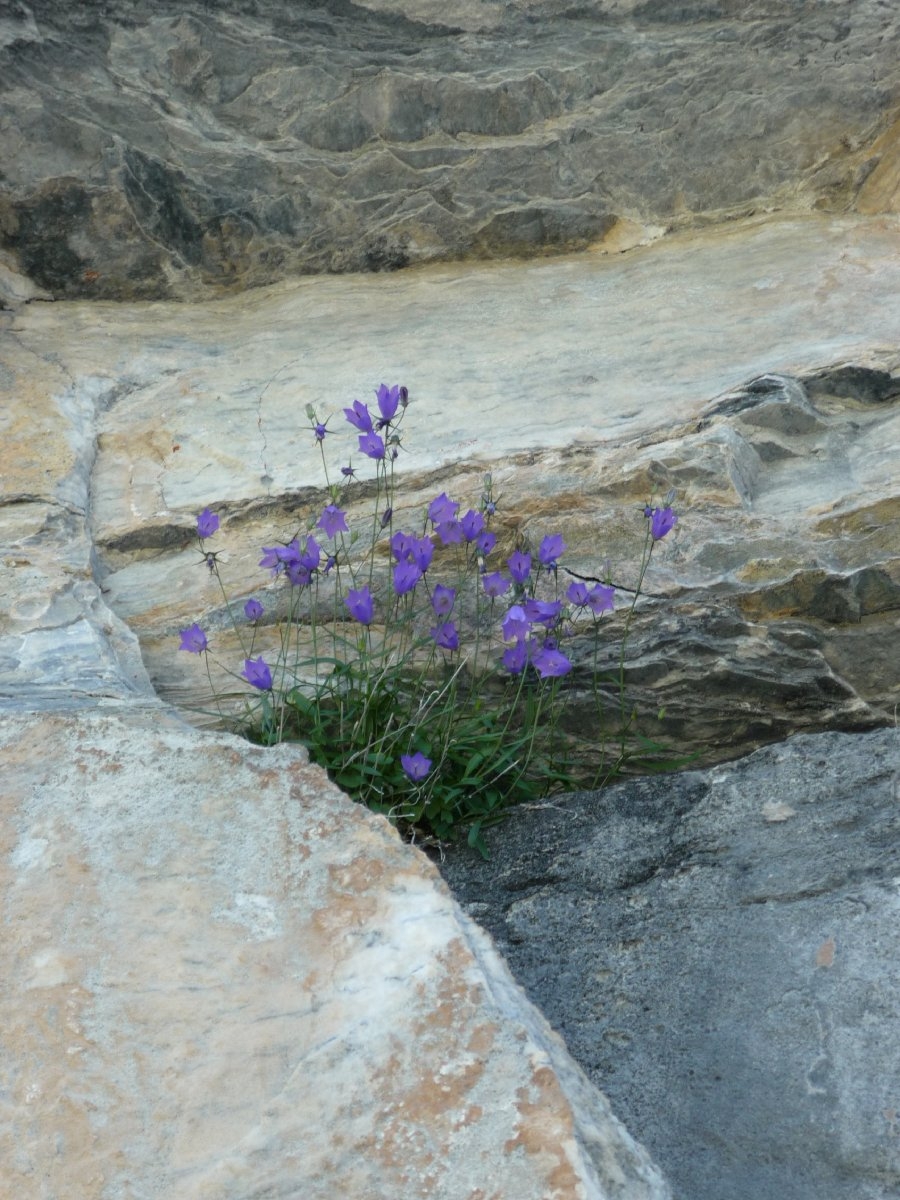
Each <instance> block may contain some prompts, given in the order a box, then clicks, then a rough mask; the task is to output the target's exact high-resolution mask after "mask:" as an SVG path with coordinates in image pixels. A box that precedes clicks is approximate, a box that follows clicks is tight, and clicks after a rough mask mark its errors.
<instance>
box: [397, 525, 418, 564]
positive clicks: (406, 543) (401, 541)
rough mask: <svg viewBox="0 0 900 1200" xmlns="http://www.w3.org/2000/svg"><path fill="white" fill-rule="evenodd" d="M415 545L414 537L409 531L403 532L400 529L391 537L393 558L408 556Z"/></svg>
mask: <svg viewBox="0 0 900 1200" xmlns="http://www.w3.org/2000/svg"><path fill="white" fill-rule="evenodd" d="M415 546H416V538H414V537H413V536H412V534H411V533H404V532H403V530H402V529H398V530H397V532H396V533H395V534H394V535H393V537H392V538H391V554H393V556H394V558H397V559H401V558H410V557H411V556H412V553H413V550H414V549H415Z"/></svg>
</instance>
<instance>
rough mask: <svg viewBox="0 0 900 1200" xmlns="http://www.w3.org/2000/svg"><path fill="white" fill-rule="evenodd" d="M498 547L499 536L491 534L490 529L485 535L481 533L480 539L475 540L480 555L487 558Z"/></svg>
mask: <svg viewBox="0 0 900 1200" xmlns="http://www.w3.org/2000/svg"><path fill="white" fill-rule="evenodd" d="M496 545H497V535H496V534H495V533H491V531H490V530H489V529H486V530H485V531H484V533H479V535H478V537H477V538H476V539H475V547H476V549H477V550H478V553H479V554H483V555H485V557H487V555H488V554H490V553H491V552H492V550H493V549H494V547H495V546H496Z"/></svg>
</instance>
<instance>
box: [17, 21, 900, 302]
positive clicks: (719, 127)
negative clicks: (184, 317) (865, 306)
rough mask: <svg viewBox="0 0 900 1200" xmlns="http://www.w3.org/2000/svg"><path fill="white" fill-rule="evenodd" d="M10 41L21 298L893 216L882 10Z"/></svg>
mask: <svg viewBox="0 0 900 1200" xmlns="http://www.w3.org/2000/svg"><path fill="white" fill-rule="evenodd" d="M0 21H2V24H0V80H2V88H0V114H2V120H0V150H2V160H3V164H4V167H3V179H2V181H0V254H3V255H4V257H5V258H6V260H7V261H6V262H5V263H0V289H2V290H0V295H3V296H5V298H6V302H7V303H11V304H14V303H16V302H18V301H19V300H20V299H21V298H22V297H23V296H28V295H35V294H50V295H52V296H54V297H56V298H63V297H69V298H72V297H105V298H116V299H128V298H133V299H138V298H145V299H152V298H162V297H174V298H181V299H184V298H187V297H197V296H199V295H201V294H203V293H204V292H205V293H210V292H212V293H216V292H218V293H222V292H228V291H241V290H244V289H246V288H247V287H248V286H259V285H261V284H266V283H270V282H273V281H275V280H278V279H284V278H289V277H291V276H295V275H298V274H304V273H310V272H313V273H316V272H343V271H360V270H363V271H372V270H374V271H383V270H392V269H395V268H399V267H404V266H406V265H409V264H413V263H417V262H424V261H435V260H442V259H443V260H446V259H456V258H460V257H485V258H497V257H501V258H502V257H509V256H526V257H528V256H532V255H534V254H540V253H543V252H546V251H554V250H556V251H558V250H566V249H578V248H584V247H586V246H590V245H597V244H600V245H607V246H608V247H609V248H610V249H617V248H621V246H622V245H624V244H634V243H635V242H640V241H642V240H647V239H652V238H654V237H657V236H660V235H661V234H662V232H663V231H664V230H665V229H670V228H678V227H682V226H685V225H690V224H697V223H707V222H709V221H715V220H722V219H733V218H735V217H737V216H747V215H748V214H751V213H754V212H772V211H786V212H798V211H809V210H810V209H812V208H818V209H822V210H825V211H830V212H844V211H850V210H853V209H854V208H856V209H857V210H858V211H863V212H867V213H874V212H891V211H893V212H896V211H897V208H898V203H900V200H898V197H900V191H898V178H900V177H898V162H900V124H898V123H897V121H896V117H897V95H898V86H900V65H898V64H900V55H898V42H900V39H898V19H897V14H896V12H895V11H894V8H893V6H892V5H890V4H885V3H880V2H879V0H854V3H852V4H843V5H840V4H811V5H801V4H797V3H794V2H793V0H767V2H757V0H754V2H752V3H745V2H744V0H740V2H738V0H721V2H718V3H714V4H701V5H683V4H670V3H666V2H665V0H662V2H658V0H644V2H642V3H634V2H632V0H627V2H625V0H590V2H589V3H586V4H580V5H574V6H572V5H567V4H561V3H559V0H519V2H516V3H502V2H501V0H487V2H484V3H473V2H472V0H457V2H455V3H453V4H449V5H446V6H442V7H441V9H440V11H439V12H438V11H437V10H435V9H434V7H433V6H432V5H427V4H423V3H420V2H417V0H404V2H403V3H399V2H398V0H368V2H367V3H365V4H355V5H345V4H339V3H328V4H317V5H315V6H312V7H307V6H298V5H296V4H292V3H289V2H288V0H261V2H259V3H255V4H252V5H250V4H246V3H243V0H227V2H224V3H217V4H215V5H209V4H208V3H204V2H203V0H194V2H187V3H185V2H180V0H164V2H154V3H152V4H150V3H147V0H123V2H122V3H119V4H117V5H115V6H110V5H108V4H103V3H100V2H99V0H83V2H82V3H79V4H77V5H72V4H70V3H68V0H33V2H32V3H29V4H24V3H22V4H13V5H6V6H5V7H4V11H3V13H2V15H0ZM3 271H5V272H6V273H7V277H6V278H5V280H4V278H3Z"/></svg>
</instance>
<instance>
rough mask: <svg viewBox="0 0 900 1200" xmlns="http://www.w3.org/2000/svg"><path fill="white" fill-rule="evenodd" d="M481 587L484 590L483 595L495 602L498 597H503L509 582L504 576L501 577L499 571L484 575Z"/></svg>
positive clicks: (507, 589)
mask: <svg viewBox="0 0 900 1200" xmlns="http://www.w3.org/2000/svg"><path fill="white" fill-rule="evenodd" d="M481 585H482V587H483V588H484V594H485V595H486V596H490V598H491V599H492V600H496V599H497V597H498V596H503V595H504V594H505V593H506V592H508V591H509V588H510V580H509V579H507V578H506V576H505V575H501V574H500V572H499V571H494V572H493V574H491V575H485V576H484V577H483V578H482V580H481Z"/></svg>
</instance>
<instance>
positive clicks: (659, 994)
mask: <svg viewBox="0 0 900 1200" xmlns="http://www.w3.org/2000/svg"><path fill="white" fill-rule="evenodd" d="M898 837H900V730H898V729H883V730H877V731H875V732H873V733H866V734H853V735H850V734H840V733H826V734H816V735H811V736H799V737H795V738H791V739H790V740H789V741H787V742H786V743H784V744H782V745H779V746H771V747H768V748H766V749H764V750H759V751H757V752H756V753H754V754H752V755H749V756H748V757H747V758H745V759H743V760H741V762H739V763H733V764H729V765H727V766H723V767H717V768H715V769H713V770H710V771H690V772H685V773H684V774H681V775H678V776H670V777H667V778H662V779H657V780H650V779H644V780H634V781H630V782H628V783H625V784H618V785H616V786H614V787H612V788H609V789H607V790H606V791H604V792H600V793H585V794H580V795H574V796H568V797H555V798H554V800H553V802H552V803H548V804H546V805H543V806H540V807H536V808H533V809H529V810H528V811H527V812H525V811H523V812H521V813H517V815H516V820H515V821H511V822H509V823H508V824H507V825H505V826H503V827H501V828H498V829H496V830H493V831H491V834H490V835H489V839H488V840H489V843H490V849H491V861H490V862H489V863H482V862H481V861H480V860H476V859H475V858H473V857H469V856H465V855H463V854H461V853H457V852H455V851H451V852H450V854H449V857H447V858H446V859H445V861H444V862H443V864H442V867H441V869H442V871H443V873H444V876H445V878H446V879H447V880H448V881H449V882H450V884H451V886H452V887H453V890H454V894H455V895H457V897H458V898H459V899H460V900H461V901H462V902H463V903H464V904H465V907H466V909H467V911H468V912H469V913H470V914H471V915H472V916H473V917H474V918H475V919H476V920H477V921H479V922H480V923H481V924H483V925H485V926H486V927H487V928H488V929H489V930H490V932H491V933H492V934H493V935H494V937H495V938H496V939H497V942H498V944H499V946H500V948H501V949H502V951H503V953H504V955H505V956H506V958H507V961H508V962H509V963H510V965H511V967H512V969H513V971H514V972H515V975H516V978H517V979H518V980H519V981H520V982H521V983H522V984H523V985H524V986H525V987H526V988H527V990H528V993H529V995H530V996H531V997H532V999H533V1000H534V1001H535V1003H537V1004H539V1005H540V1006H541V1008H542V1010H543V1011H544V1012H545V1013H547V1015H548V1016H549V1018H550V1020H551V1021H552V1022H553V1024H554V1026H555V1027H556V1028H557V1029H559V1030H560V1031H561V1032H562V1033H563V1034H564V1036H565V1038H566V1042H567V1044H568V1046H569V1047H570V1049H571V1050H572V1052H573V1054H575V1056H576V1057H577V1059H578V1061H579V1062H580V1063H581V1064H582V1066H583V1067H584V1068H585V1070H587V1071H588V1073H589V1074H590V1075H591V1077H592V1078H594V1079H595V1080H597V1081H602V1086H603V1088H604V1090H605V1091H606V1092H607V1093H608V1094H609V1095H610V1097H611V1099H612V1101H613V1103H614V1104H615V1106H616V1108H617V1111H619V1112H620V1113H621V1114H622V1115H623V1117H625V1119H626V1120H627V1121H629V1122H630V1124H631V1126H632V1128H640V1129H641V1131H642V1136H643V1137H644V1138H645V1140H646V1141H647V1144H648V1145H649V1147H650V1149H651V1151H652V1153H653V1154H654V1155H655V1157H656V1158H657V1160H658V1161H659V1162H660V1164H661V1165H662V1167H663V1169H664V1170H665V1171H666V1173H667V1174H668V1176H669V1178H670V1179H671V1180H672V1185H673V1190H674V1193H675V1196H676V1200H722V1198H723V1197H726V1196H727V1197H728V1198H729V1200H761V1198H762V1197H765V1198H766V1200H768V1198H769V1197H776V1196H784V1197H788V1196H789V1197H790V1198H791V1200H862V1198H863V1197H864V1198H865V1200H890V1198H891V1197H893V1196H895V1195H896V1194H897V1191H898V1188H900V1140H898V1137H897V1131H898V1130H897V1125H898V1107H900V1106H898V1103H897V1081H898V1079H900V1010H898V1006H897V994H898V987H900V971H898V962H900V929H898V922H897V917H898V909H900V900H898V892H897V844H898Z"/></svg>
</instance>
